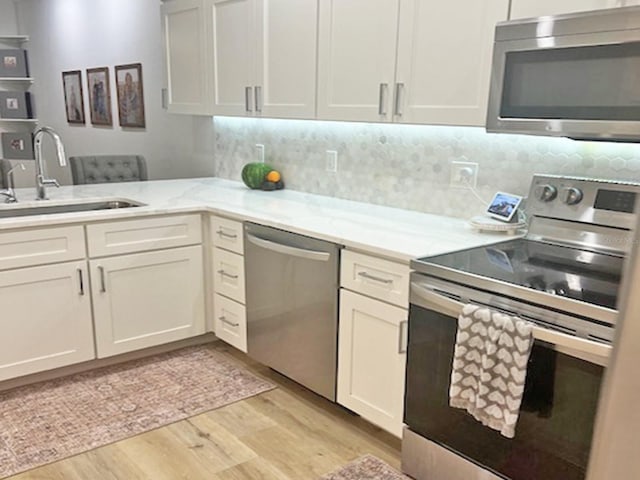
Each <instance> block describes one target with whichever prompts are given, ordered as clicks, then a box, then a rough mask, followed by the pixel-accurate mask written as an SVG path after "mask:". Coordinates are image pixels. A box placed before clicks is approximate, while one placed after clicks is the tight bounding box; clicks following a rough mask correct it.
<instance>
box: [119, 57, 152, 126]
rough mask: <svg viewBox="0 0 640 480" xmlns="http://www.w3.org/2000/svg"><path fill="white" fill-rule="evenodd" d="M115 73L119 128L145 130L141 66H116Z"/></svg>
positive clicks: (132, 64) (135, 64) (134, 64)
mask: <svg viewBox="0 0 640 480" xmlns="http://www.w3.org/2000/svg"><path fill="white" fill-rule="evenodd" d="M115 72H116V75H115V76H116V89H117V91H118V118H119V121H120V126H121V127H134V128H145V126H146V123H145V116H144V89H143V83H142V64H140V63H131V64H128V65H116V67H115Z"/></svg>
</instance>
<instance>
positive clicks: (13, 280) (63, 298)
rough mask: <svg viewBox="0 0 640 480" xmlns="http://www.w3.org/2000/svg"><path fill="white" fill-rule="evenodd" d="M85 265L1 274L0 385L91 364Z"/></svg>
mask: <svg viewBox="0 0 640 480" xmlns="http://www.w3.org/2000/svg"><path fill="white" fill-rule="evenodd" d="M88 286H89V281H88V275H87V264H86V262H84V261H78V262H70V263H62V264H57V265H47V266H42V267H30V268H22V269H18V270H11V271H8V272H1V273H0V312H2V320H0V323H1V324H2V335H0V381H1V380H7V379H9V378H15V377H19V376H22V375H27V374H30V373H35V372H40V371H44V370H51V369H53V368H58V367H63V366H65V365H71V364H73V363H78V362H83V361H86V360H91V359H93V358H95V352H94V348H93V326H92V322H91V300H90V298H89V293H90V292H89V290H88Z"/></svg>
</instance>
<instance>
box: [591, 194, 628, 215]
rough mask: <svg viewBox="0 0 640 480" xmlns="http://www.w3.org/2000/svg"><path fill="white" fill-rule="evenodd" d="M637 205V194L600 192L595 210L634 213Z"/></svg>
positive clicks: (597, 195)
mask: <svg viewBox="0 0 640 480" xmlns="http://www.w3.org/2000/svg"><path fill="white" fill-rule="evenodd" d="M635 204H636V194H635V192H621V191H619V190H598V193H597V194H596V202H595V204H594V205H593V208H595V209H597V210H611V211H613V212H623V213H633V209H634V206H635Z"/></svg>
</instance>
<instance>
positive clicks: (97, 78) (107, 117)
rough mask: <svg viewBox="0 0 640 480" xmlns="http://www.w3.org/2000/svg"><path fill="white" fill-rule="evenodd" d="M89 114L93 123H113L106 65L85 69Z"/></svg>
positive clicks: (109, 124)
mask: <svg viewBox="0 0 640 480" xmlns="http://www.w3.org/2000/svg"><path fill="white" fill-rule="evenodd" d="M87 88H88V89H89V116H90V118H91V123H92V124H93V125H108V126H111V125H113V118H112V116H111V88H110V86H109V69H108V68H107V67H101V68H88V69H87Z"/></svg>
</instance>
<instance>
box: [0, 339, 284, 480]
mask: <svg viewBox="0 0 640 480" xmlns="http://www.w3.org/2000/svg"><path fill="white" fill-rule="evenodd" d="M274 387H275V386H274V385H273V384H271V383H269V382H267V381H265V380H262V379H260V378H258V377H256V376H255V375H253V374H252V373H250V372H249V371H248V370H246V369H245V368H244V367H243V366H241V365H240V364H238V363H236V362H235V361H234V360H231V359H229V357H227V356H225V355H224V354H222V353H220V352H217V351H216V350H214V349H212V348H210V347H207V346H198V347H189V348H184V349H181V350H177V351H175V352H170V353H165V354H161V355H155V356H152V357H148V358H145V359H141V360H134V361H130V362H126V363H122V364H119V365H115V366H111V367H104V368H100V369H97V370H93V371H90V372H85V373H80V374H75V375H71V376H68V377H64V378H60V379H56V380H50V381H46V382H41V383H38V384H34V385H29V386H26V387H20V388H16V389H13V390H9V391H6V392H0V478H4V477H7V476H10V475H14V474H16V473H19V472H22V471H25V470H29V469H31V468H34V467H38V466H41V465H44V464H46V463H51V462H54V461H57V460H60V459H62V458H65V457H69V456H71V455H76V454H78V453H82V452H86V451H87V450H91V449H94V448H96V447H100V446H103V445H106V444H108V443H112V442H115V441H117V440H122V439H124V438H127V437H131V436H133V435H137V434H139V433H143V432H146V431H149V430H152V429H155V428H158V427H161V426H163V425H167V424H169V423H173V422H176V421H178V420H182V419H184V418H187V417H190V416H193V415H197V414H199V413H202V412H206V411H207V410H212V409H214V408H219V407H222V406H224V405H228V404H230V403H233V402H236V401H238V400H242V399H244V398H248V397H251V396H253V395H256V394H258V393H262V392H265V391H267V390H271V389H272V388H274Z"/></svg>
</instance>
